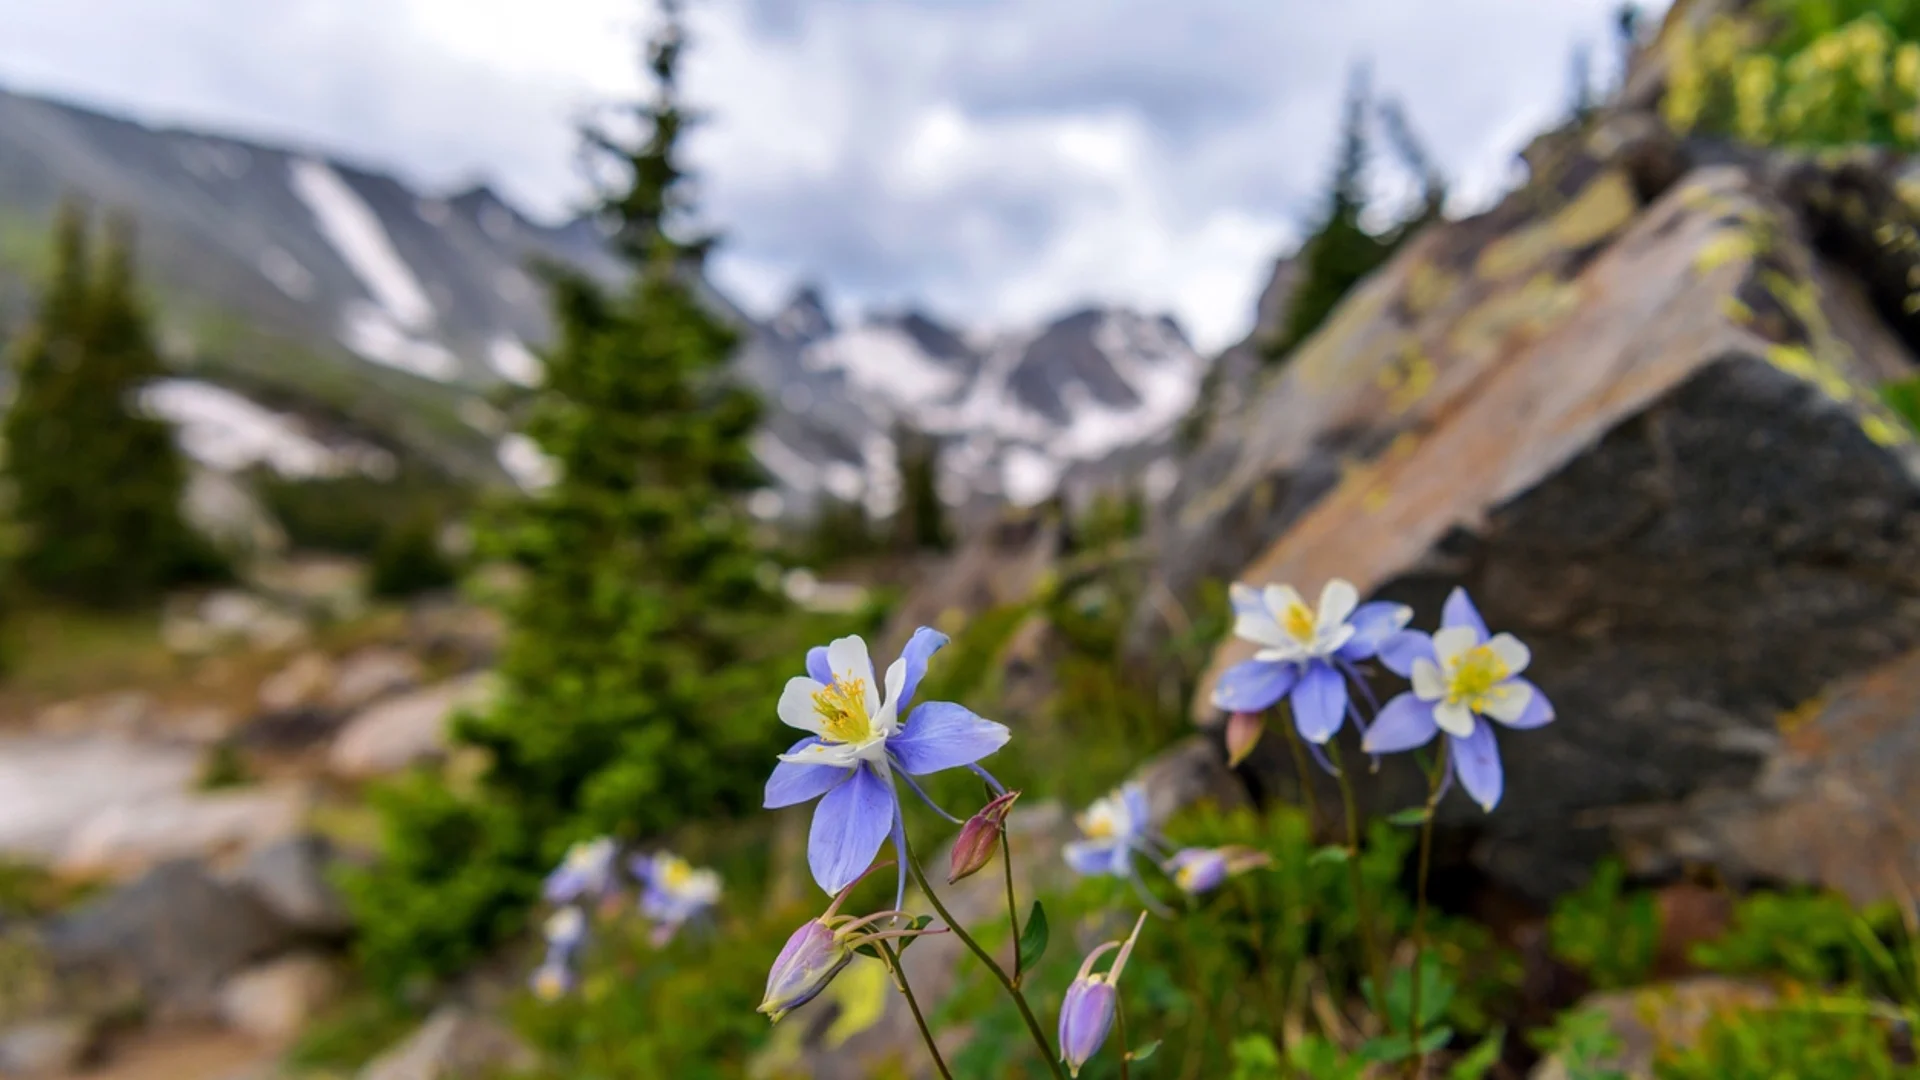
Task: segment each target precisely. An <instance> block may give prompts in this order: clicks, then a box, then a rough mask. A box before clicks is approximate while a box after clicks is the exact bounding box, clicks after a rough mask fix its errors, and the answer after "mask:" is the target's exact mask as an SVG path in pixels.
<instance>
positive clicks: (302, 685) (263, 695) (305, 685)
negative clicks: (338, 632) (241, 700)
mask: <svg viewBox="0 0 1920 1080" xmlns="http://www.w3.org/2000/svg"><path fill="white" fill-rule="evenodd" d="M335 678H336V675H335V673H334V667H333V661H332V660H329V659H327V654H326V653H323V652H303V653H301V654H300V655H299V656H296V657H294V658H293V660H292V662H290V663H288V664H287V666H286V667H283V668H281V669H280V670H279V671H276V672H274V673H273V674H272V675H270V676H268V677H267V681H266V682H263V683H261V684H260V707H261V708H262V709H265V710H267V711H269V712H284V711H286V710H288V709H295V708H298V707H300V706H302V705H309V704H312V703H313V702H315V701H318V700H320V696H321V695H322V694H324V693H326V692H327V689H328V687H330V686H332V685H333V683H334V680H335Z"/></svg>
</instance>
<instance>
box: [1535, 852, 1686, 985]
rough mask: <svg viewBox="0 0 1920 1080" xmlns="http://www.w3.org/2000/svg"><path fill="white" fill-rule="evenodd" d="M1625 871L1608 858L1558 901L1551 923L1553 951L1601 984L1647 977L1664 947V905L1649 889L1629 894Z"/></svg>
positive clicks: (1633, 983)
mask: <svg viewBox="0 0 1920 1080" xmlns="http://www.w3.org/2000/svg"><path fill="white" fill-rule="evenodd" d="M1625 880H1626V871H1625V870H1624V869H1623V868H1622V867H1621V865H1620V863H1619V861H1618V860H1614V859H1608V860H1605V861H1603V862H1602V863H1601V864H1600V865H1599V866H1598V867H1596V868H1595V869H1594V872H1593V879H1592V880H1591V881H1589V882H1587V885H1586V887H1585V888H1583V889H1581V890H1579V891H1578V892H1573V893H1568V894H1567V895H1566V896H1564V897H1562V898H1561V899H1560V902H1559V903H1557V904H1555V905H1554V909H1553V917H1552V919H1551V920H1550V921H1549V923H1548V933H1549V936H1550V938H1551V941H1552V946H1553V954H1554V955H1555V956H1557V957H1559V958H1560V959H1561V960H1564V961H1566V962H1567V963H1568V964H1570V965H1572V966H1573V967H1575V968H1578V969H1579V970H1580V971H1582V972H1584V973H1585V974H1586V976H1587V977H1588V978H1589V979H1591V980H1593V984H1594V986H1595V987H1597V988H1598V989H1601V990H1616V989H1619V988H1621V987H1626V986H1634V985H1637V984H1639V983H1642V982H1645V981H1646V978H1647V975H1648V974H1649V973H1651V972H1652V970H1653V962H1654V959H1655V955H1656V953H1658V951H1659V949H1660V910H1659V908H1658V906H1657V905H1656V904H1655V903H1654V899H1653V896H1652V895H1651V894H1649V893H1645V892H1636V893H1632V894H1630V895H1629V894H1627V893H1626V892H1625V890H1624V888H1623V886H1624V883H1625Z"/></svg>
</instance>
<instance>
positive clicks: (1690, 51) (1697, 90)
mask: <svg viewBox="0 0 1920 1080" xmlns="http://www.w3.org/2000/svg"><path fill="white" fill-rule="evenodd" d="M1666 49H1667V56H1668V60H1669V67H1670V75H1669V80H1668V90H1667V96H1666V98H1665V100H1664V101H1663V102H1662V104H1661V109H1662V112H1663V113H1664V114H1665V116H1666V118H1667V120H1668V122H1669V123H1670V124H1672V125H1673V126H1674V127H1675V128H1676V129H1678V130H1680V131H1696V130H1697V131H1704V132H1709V133H1713V134H1721V135H1732V136H1735V137H1737V138H1739V139H1742V140H1744V141H1747V142H1751V143H1758V144H1762V145H1777V146H1802V147H1823V146H1842V145H1850V144H1859V143H1871V144H1877V145H1886V146H1896V147H1900V148H1902V149H1913V148H1914V147H1916V146H1920V126H1916V121H1915V108H1916V106H1920V7H1917V6H1916V5H1914V4H1912V3H1911V2H1909V0H1770V2H1769V3H1768V4H1767V5H1766V6H1765V10H1764V12H1763V15H1762V17H1760V18H1757V19H1756V18H1736V17H1734V16H1730V15H1717V16H1715V17H1714V18H1713V19H1711V20H1709V21H1708V23H1707V25H1706V26H1705V27H1704V28H1703V29H1699V30H1695V29H1693V28H1692V27H1691V26H1690V25H1688V24H1678V25H1676V26H1675V28H1674V30H1673V32H1672V33H1671V35H1670V40H1669V41H1668V42H1667V45H1666Z"/></svg>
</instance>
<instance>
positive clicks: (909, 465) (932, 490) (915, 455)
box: [893, 424, 952, 552]
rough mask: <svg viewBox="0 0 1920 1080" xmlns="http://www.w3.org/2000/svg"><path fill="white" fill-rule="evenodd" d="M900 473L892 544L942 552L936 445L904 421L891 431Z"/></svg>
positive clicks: (943, 517)
mask: <svg viewBox="0 0 1920 1080" xmlns="http://www.w3.org/2000/svg"><path fill="white" fill-rule="evenodd" d="M893 447H894V458H895V461H896V462H897V463H898V471H899V474H900V509H899V510H897V511H896V512H895V513H894V522H893V524H894V547H895V548H896V549H897V550H899V551H902V552H914V551H944V550H945V549H946V547H947V545H948V544H949V543H950V542H951V541H952V537H951V536H950V535H949V534H948V532H947V507H946V504H945V503H943V502H941V500H940V483H939V481H940V444H939V443H938V442H937V441H936V440H934V439H933V438H932V437H930V436H928V435H927V434H926V433H925V432H921V431H916V430H914V429H912V428H910V427H908V426H907V425H905V424H896V425H895V426H894V430H893Z"/></svg>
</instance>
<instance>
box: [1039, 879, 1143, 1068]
mask: <svg viewBox="0 0 1920 1080" xmlns="http://www.w3.org/2000/svg"><path fill="white" fill-rule="evenodd" d="M1146 924H1147V913H1146V912H1144V911H1143V912H1141V913H1140V918H1139V920H1138V921H1136V922H1135V923H1134V924H1133V933H1131V934H1129V935H1127V940H1126V941H1125V942H1124V943H1122V942H1118V941H1109V942H1107V943H1106V944H1105V945H1102V946H1100V947H1099V948H1097V949H1095V950H1093V951H1092V952H1090V953H1088V954H1087V958H1086V959H1085V960H1083V961H1081V962H1080V973H1079V974H1078V975H1076V976H1074V980H1073V984H1072V985H1071V986H1068V987H1067V996H1066V999H1065V1000H1064V1001H1062V1002H1061V1003H1060V1060H1061V1061H1062V1062H1064V1063H1065V1064H1066V1066H1067V1072H1068V1073H1070V1074H1071V1075H1073V1076H1079V1075H1080V1070H1081V1068H1082V1067H1084V1066H1085V1065H1086V1063H1087V1061H1088V1059H1090V1058H1092V1057H1093V1055H1094V1054H1096V1053H1098V1052H1099V1050H1100V1047H1102V1046H1104V1045H1105V1044H1106V1041H1107V1032H1108V1031H1110V1030H1112V1028H1113V1015H1114V1010H1115V1008H1116V1006H1117V1004H1118V1001H1119V993H1120V991H1119V989H1118V986H1119V982H1120V973H1121V972H1122V971H1124V970H1125V969H1126V966H1127V957H1129V956H1131V955H1132V954H1133V944H1134V942H1135V941H1138V940H1139V938H1140V928H1141V927H1143V926H1145V925H1146ZM1114 949H1118V950H1120V952H1119V955H1117V956H1115V957H1114V958H1113V966H1112V967H1110V968H1108V969H1107V970H1106V971H1103V972H1099V973H1095V972H1094V970H1093V965H1094V964H1095V963H1096V962H1098V961H1099V959H1100V958H1101V957H1102V956H1105V955H1106V954H1107V953H1108V952H1111V951H1112V950H1114Z"/></svg>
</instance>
